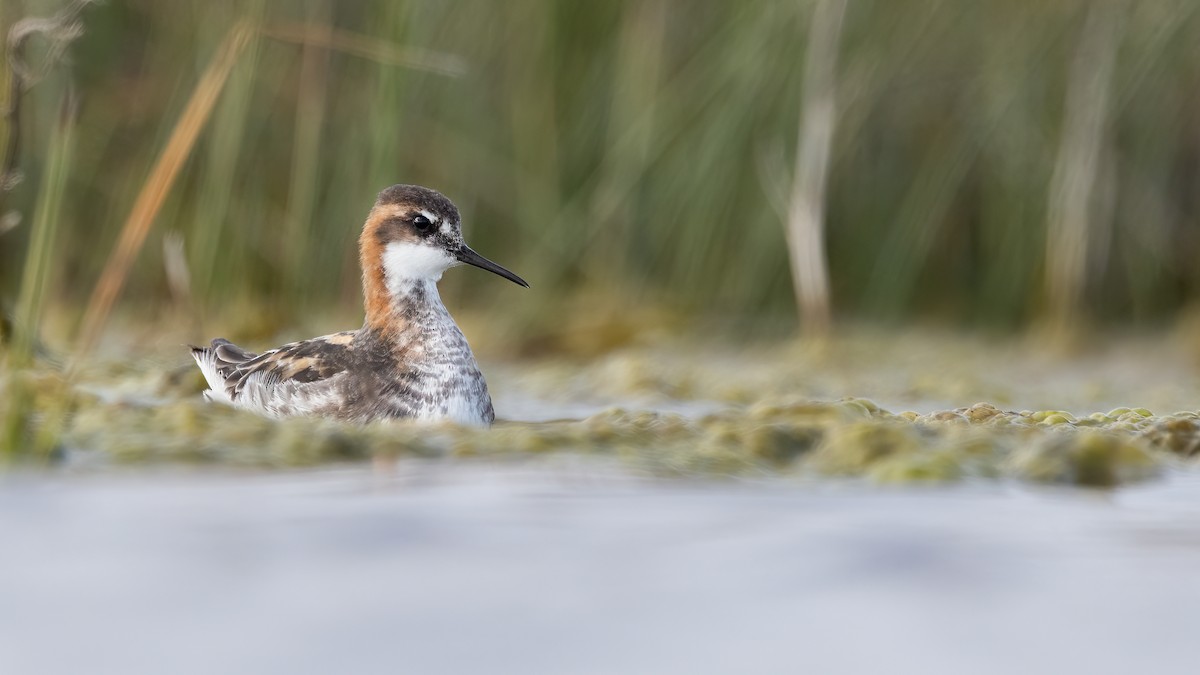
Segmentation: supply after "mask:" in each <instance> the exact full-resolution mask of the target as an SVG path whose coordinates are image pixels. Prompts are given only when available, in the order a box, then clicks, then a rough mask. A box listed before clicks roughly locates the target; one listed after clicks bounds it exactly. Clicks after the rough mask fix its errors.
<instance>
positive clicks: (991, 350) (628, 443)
mask: <svg viewBox="0 0 1200 675" xmlns="http://www.w3.org/2000/svg"><path fill="white" fill-rule="evenodd" d="M1186 358H1187V357H1186V355H1185V353H1184V352H1181V351H1178V350H1175V351H1172V350H1171V349H1160V350H1158V352H1154V351H1152V350H1150V349H1149V347H1148V346H1147V345H1146V344H1143V343H1138V342H1136V341H1125V342H1118V343H1115V345H1113V346H1110V347H1106V348H1103V349H1098V350H1094V351H1093V352H1091V353H1090V354H1085V355H1083V356H1074V357H1070V358H1067V357H1062V356H1057V355H1043V354H1039V353H1038V352H1037V351H1036V350H1033V351H1031V350H1030V349H1029V348H1028V345H1026V344H1021V343H1013V342H1005V343H991V342H987V341H985V340H979V339H969V338H961V337H954V338H948V337H946V336H937V337H936V338H935V337H930V336H921V335H915V336H908V337H901V338H895V337H887V338H883V337H880V336H858V337H850V338H847V339H844V340H842V341H841V342H840V343H838V344H837V345H835V346H832V347H830V346H825V347H823V348H821V349H812V348H809V347H800V346H796V345H791V344H781V345H773V346H764V347H760V348H755V349H743V350H732V349H729V348H728V347H724V348H716V349H714V348H680V347H679V346H678V345H670V346H665V347H664V346H642V347H632V348H629V349H626V350H623V351H620V352H616V353H612V354H609V355H605V356H601V357H597V358H592V359H588V360H586V361H580V360H568V359H543V360H532V361H529V360H526V361H521V362H495V363H492V364H487V363H485V369H486V371H487V373H488V377H489V380H490V382H491V385H492V390H493V394H494V397H495V399H496V403H497V411H498V413H499V415H500V417H501V418H502V421H500V422H499V423H498V424H496V425H495V426H494V427H492V428H491V429H486V430H483V429H468V428H458V427H453V426H421V425H414V424H408V423H400V422H392V423H376V424H371V425H366V426H355V425H345V424H339V423H335V422H331V421H328V420H319V419H290V420H268V419H263V418H259V417H257V416H254V415H252V414H249V413H245V412H242V411H237V410H233V409H230V408H227V407H223V406H220V405H215V404H208V403H205V402H204V401H202V400H201V399H200V397H199V391H200V390H201V389H202V388H203V382H202V380H201V378H200V377H199V374H198V373H197V372H196V371H195V370H194V369H193V368H191V367H190V366H189V365H187V363H186V362H185V361H184V359H183V358H182V357H181V356H179V355H176V354H173V353H171V352H169V351H164V352H163V354H162V355H161V356H159V357H158V358H157V359H156V360H155V361H154V362H153V363H151V364H148V365H147V367H145V368H133V367H131V366H130V365H129V363H128V362H126V361H121V360H115V359H114V360H112V361H110V362H108V363H107V364H101V365H98V366H95V367H93V368H91V369H90V370H88V371H87V372H86V373H83V374H81V375H80V376H78V377H76V378H75V379H74V381H72V382H70V383H68V382H67V381H66V380H65V379H64V378H63V376H62V374H61V373H60V371H59V370H57V369H55V368H53V367H50V366H43V367H40V368H34V369H31V370H24V371H20V372H6V373H4V374H3V375H0V419H3V420H5V424H6V427H5V439H6V440H5V443H7V447H5V448H4V454H5V456H6V457H8V458H9V462H10V463H31V462H32V463H37V462H41V463H46V464H49V465H51V466H55V465H71V466H111V465H144V464H154V463H187V464H201V465H217V466H232V467H238V466H241V467H260V468H271V467H293V466H311V465H319V464H325V463H335V462H361V461H367V460H376V461H380V460H395V459H403V458H405V457H422V458H430V457H434V458H470V457H480V456H483V457H523V456H535V455H544V454H546V453H577V454H586V455H598V456H604V457H609V458H613V459H616V460H619V461H620V462H621V463H622V464H623V465H624V466H626V467H628V468H629V469H630V470H631V471H635V472H641V473H646V474H649V475H657V476H683V477H702V478H714V477H715V478H725V477H729V478H744V477H750V478H753V477H784V478H792V477H794V478H797V479H832V478H840V479H856V480H866V481H870V482H877V483H883V484H907V483H945V482H954V481H964V480H1020V481H1031V482H1037V483H1057V484H1073V485H1084V486H1115V485H1120V484H1125V483H1130V482H1134V481H1144V480H1150V479H1154V478H1155V477H1157V476H1159V475H1161V474H1162V473H1163V472H1165V471H1168V470H1174V469H1181V470H1191V469H1193V468H1195V467H1197V466H1200V459H1198V458H1200V414H1198V413H1197V412H1196V411H1195V410H1193V409H1191V408H1189V407H1188V406H1187V405H1186V404H1187V402H1188V401H1192V400H1194V401H1196V402H1197V404H1194V405H1193V406H1192V407H1194V408H1200V394H1198V393H1197V392H1200V386H1198V385H1197V383H1196V382H1195V380H1196V379H1197V376H1196V374H1195V368H1192V367H1190V366H1186V365H1183V366H1181V362H1182V361H1184V360H1185V359H1186ZM839 394H840V395H839ZM847 394H870V397H869V398H868V397H861V396H847ZM968 396H974V397H975V399H973V400H977V399H979V398H985V399H987V400H988V401H989V402H978V403H971V404H969V405H967V404H963V405H957V406H955V405H952V403H951V402H953V401H954V400H955V399H960V398H966V397H968ZM1053 400H1060V401H1063V402H1064V403H1065V404H1067V405H1063V406H1060V407H1055V408H1049V407H1039V408H1025V407H1024V405H1034V404H1039V403H1042V404H1044V403H1046V402H1048V401H1053ZM1122 400H1123V401H1125V402H1126V403H1127V405H1116V406H1114V407H1111V408H1108V407H1106V408H1103V409H1099V408H1098V407H1097V406H1098V405H1099V404H1102V403H1106V402H1109V403H1111V402H1113V401H1122ZM1142 401H1147V402H1148V403H1147V405H1149V404H1150V403H1153V404H1156V405H1159V406H1161V405H1170V404H1175V405H1177V406H1178V407H1177V408H1176V409H1175V411H1174V412H1161V411H1153V409H1151V408H1148V407H1141V406H1139V405H1136V404H1137V403H1140V402H1142ZM1089 405H1091V406H1092V407H1091V410H1100V411H1099V412H1089V407H1087V406H1089ZM1063 408H1066V409H1063ZM918 411H920V412H918ZM51 427H53V428H51Z"/></svg>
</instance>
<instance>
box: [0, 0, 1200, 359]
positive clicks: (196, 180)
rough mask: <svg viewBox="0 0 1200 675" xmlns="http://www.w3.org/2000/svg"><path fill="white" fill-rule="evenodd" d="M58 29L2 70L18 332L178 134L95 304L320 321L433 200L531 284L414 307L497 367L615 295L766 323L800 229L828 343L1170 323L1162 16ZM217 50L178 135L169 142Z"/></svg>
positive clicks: (337, 12)
mask: <svg viewBox="0 0 1200 675" xmlns="http://www.w3.org/2000/svg"><path fill="white" fill-rule="evenodd" d="M822 3H824V11H826V17H825V23H824V24H821V23H818V24H815V25H814V21H820V20H821V18H820V9H821V4H822ZM67 6H68V3H67V2H66V1H65V0H57V1H51V0H37V1H34V0H24V1H18V0H4V1H3V2H2V3H0V14H2V17H3V21H4V23H5V25H6V26H8V27H12V26H14V25H16V24H17V23H18V22H19V21H20V20H21V19H23V18H27V17H49V16H53V15H55V13H56V12H60V11H62V10H63V9H64V8H66V7H67ZM843 12H844V14H843ZM243 20H245V21H247V22H249V23H248V24H247V25H249V26H252V27H253V29H252V30H253V31H254V33H253V35H252V36H251V37H250V38H248V40H247V41H246V43H245V45H244V47H242V48H241V49H237V48H236V47H235V46H231V45H233V44H234V43H233V42H231V41H230V38H229V35H230V32H231V30H233V29H234V26H235V25H237V24H238V22H239V21H243ZM78 21H79V22H80V25H81V26H82V29H83V32H82V34H81V35H78V36H75V37H74V39H73V40H64V41H62V44H67V43H68V42H69V47H68V48H67V51H66V52H65V53H64V55H65V56H66V57H69V61H67V60H62V61H61V62H60V61H58V60H56V57H57V55H56V54H55V48H54V46H55V45H56V44H59V43H56V42H55V41H54V39H52V38H53V36H50V37H47V36H46V35H43V34H37V35H33V36H32V37H31V38H30V39H29V40H28V45H27V53H26V54H25V56H24V57H23V58H24V59H26V61H27V62H28V63H29V64H34V65H38V64H47V63H50V64H51V65H53V67H52V68H48V74H47V75H46V76H45V77H44V78H42V79H41V80H40V81H39V82H38V83H37V84H36V85H34V86H32V87H30V88H29V89H28V91H27V93H26V95H25V96H23V97H22V103H21V105H22V111H21V115H20V124H19V126H18V127H17V131H18V133H19V137H20V141H21V143H20V150H21V152H20V155H19V168H20V169H21V172H22V174H23V175H24V180H23V181H22V182H20V183H19V184H18V185H16V186H15V187H13V188H12V190H11V191H9V192H7V193H6V194H5V195H4V197H3V200H4V203H3V208H4V210H5V211H15V212H16V213H19V214H21V216H22V219H21V221H20V223H19V224H17V225H16V226H15V227H11V228H10V229H9V230H8V231H7V233H4V234H0V298H2V299H3V301H4V303H5V306H6V308H7V309H8V311H9V312H18V317H20V316H23V314H21V313H20V312H19V311H18V310H17V309H16V306H17V305H18V304H21V303H25V304H28V303H29V302H30V300H29V299H28V298H30V297H33V298H34V299H35V300H37V301H38V302H39V303H40V299H39V298H40V297H42V296H41V295H38V294H33V295H31V294H30V291H28V288H29V284H30V283H34V282H33V281H30V279H31V278H33V279H40V280H41V282H42V284H41V286H39V288H44V289H45V291H44V297H45V301H46V302H47V303H49V304H50V305H51V306H53V307H61V308H79V309H78V310H77V312H76V313H77V314H82V308H83V307H85V306H86V305H87V304H88V303H89V302H94V300H89V298H90V297H91V295H92V292H93V289H94V288H95V286H96V284H97V279H98V278H99V277H100V275H101V272H102V269H103V268H104V266H105V265H106V264H109V263H110V260H111V256H112V252H113V250H114V247H115V246H116V243H117V241H118V238H119V237H120V236H121V232H122V228H123V227H125V226H126V222H127V220H128V219H129V215H130V213H131V211H134V210H135V202H136V201H137V200H138V195H139V193H141V192H143V191H144V190H147V185H148V184H152V182H153V179H154V175H155V174H156V173H158V175H159V177H160V178H161V177H162V167H161V163H156V162H158V159H157V158H158V157H159V156H160V153H162V152H163V149H164V147H165V146H166V145H167V144H168V140H169V139H170V138H171V137H172V134H174V133H177V132H178V130H179V128H180V125H181V124H182V125H188V124H191V125H192V126H193V127H195V132H196V133H197V136H196V138H195V142H194V144H191V145H186V144H185V145H186V147H185V148H184V150H185V152H183V153H182V154H179V156H178V157H177V159H178V160H179V161H181V162H182V163H181V165H180V170H179V173H178V176H177V178H176V179H175V180H174V181H173V182H170V181H168V184H167V185H166V187H165V188H163V187H162V186H161V185H160V186H159V188H161V189H159V188H154V187H153V186H152V187H151V188H150V191H151V192H153V190H154V189H159V191H160V192H161V193H162V194H161V196H162V197H163V201H162V203H161V208H160V209H157V210H155V211H154V212H153V213H152V214H151V215H152V217H151V218H150V221H152V223H153V227H152V228H151V229H149V230H148V236H147V239H146V242H145V245H144V246H142V247H141V248H140V249H139V250H138V251H137V254H136V256H134V257H133V258H132V261H133V262H132V266H131V268H130V270H129V276H128V280H127V281H126V282H125V284H124V287H123V290H122V291H121V293H120V296H119V300H118V301H117V307H118V308H119V310H120V311H123V312H126V313H132V314H135V315H139V316H143V317H145V318H153V317H160V316H162V314H161V312H162V311H164V309H175V310H178V309H180V308H181V307H182V308H183V309H184V311H186V312H187V314H188V315H189V316H196V317H199V318H200V320H201V321H202V322H210V323H211V322H218V323H222V325H224V326H228V325H230V323H229V322H230V321H231V318H230V315H231V314H239V315H241V316H252V317H257V318H263V317H265V318H266V319H269V320H265V323H266V324H269V325H270V326H273V327H274V328H273V329H274V330H279V328H278V327H279V326H287V325H294V323H295V322H296V321H297V320H298V319H301V318H303V317H311V316H314V315H316V316H321V315H323V314H324V313H337V314H338V316H344V315H346V314H349V313H353V312H354V311H356V310H357V308H358V306H359V303H360V300H359V278H358V271H357V259H356V255H355V251H354V246H355V242H356V237H357V235H358V230H359V227H360V225H361V222H362V220H363V219H364V217H365V215H366V213H367V210H368V209H369V207H370V205H371V203H372V200H373V199H374V196H375V194H376V192H378V191H379V190H380V189H381V188H383V187H385V186H388V185H390V184H393V183H399V182H407V183H419V184H423V185H428V186H431V187H434V188H436V189H439V190H441V191H443V192H444V193H446V194H447V195H448V196H450V197H451V199H453V200H454V201H455V202H456V203H457V204H458V206H459V207H460V209H461V210H462V212H463V216H464V222H465V226H466V229H467V238H468V241H470V242H471V244H472V245H473V247H474V248H476V249H477V250H479V251H480V252H482V253H484V254H485V255H487V256H489V257H491V258H493V259H495V260H497V261H499V262H500V263H502V264H504V265H506V266H508V267H510V268H511V269H513V270H515V271H516V272H518V273H519V274H521V275H522V276H524V277H525V278H526V279H528V280H529V281H530V282H531V284H532V286H533V288H532V289H531V290H530V291H519V289H515V288H514V287H512V286H511V284H507V283H503V282H501V281H499V280H497V279H495V278H494V277H491V276H490V275H485V274H483V273H474V272H471V271H464V272H455V273H452V274H450V275H447V277H446V279H445V281H444V282H443V288H444V294H445V295H446V297H447V302H448V304H449V305H450V306H451V308H452V309H453V310H455V311H456V312H459V311H463V312H465V313H467V314H471V313H476V314H479V315H482V316H485V317H488V319H489V320H490V321H493V322H495V324H496V325H500V326H502V327H503V330H502V331H501V332H502V333H505V334H509V335H526V336H530V335H532V336H534V337H530V338H527V342H526V343H521V342H520V340H517V341H514V342H513V343H512V344H513V345H515V346H514V349H518V350H520V349H525V350H526V351H529V350H531V349H534V348H538V347H540V346H545V345H549V346H554V344H555V343H554V340H553V337H552V333H553V329H552V326H553V324H554V323H556V322H558V321H560V320H561V319H562V317H564V316H573V315H580V314H588V313H590V314H593V315H602V317H609V318H611V319H612V320H614V321H628V320H631V319H630V317H635V318H636V317H637V316H640V314H638V313H636V312H635V313H633V314H630V313H629V312H627V311H624V310H621V309H620V308H621V307H622V306H626V305H629V304H632V305H633V306H635V307H638V308H641V310H640V311H642V312H647V313H653V312H655V311H660V310H661V312H662V313H663V314H665V315H669V316H671V317H673V318H675V319H682V320H689V319H712V318H714V317H716V318H722V317H723V318H724V320H726V321H728V320H729V319H734V320H735V322H736V323H740V324H741V325H744V326H746V327H754V326H756V325H767V324H770V325H775V326H785V327H795V326H796V325H797V315H798V313H797V309H796V307H797V304H796V292H795V290H794V286H793V282H792V277H791V274H790V271H789V247H788V236H787V232H788V227H789V223H791V225H792V226H793V227H794V226H796V223H797V214H800V215H801V216H802V215H803V214H804V213H806V212H808V213H811V214H816V216H817V217H818V221H819V222H818V225H819V226H822V227H823V228H824V237H823V238H821V237H817V238H816V239H815V242H816V243H815V244H812V243H811V241H814V240H804V241H810V243H809V244H807V246H808V247H809V248H815V249H816V250H813V251H809V253H810V254H815V255H816V256H817V257H818V258H819V259H821V260H824V261H827V267H828V298H827V299H828V300H829V303H830V305H831V307H832V311H833V315H834V316H835V317H836V318H837V319H840V320H845V319H854V320H859V319H866V320H888V321H894V320H909V319H930V318H933V319H938V320H948V321H951V322H954V323H956V324H960V325H966V326H986V327H997V328H1005V329H1018V328H1022V327H1026V326H1029V325H1032V324H1034V323H1036V322H1038V321H1040V320H1041V319H1043V318H1045V317H1046V316H1047V315H1048V314H1049V315H1051V316H1058V317H1064V318H1067V319H1069V320H1070V321H1072V322H1074V321H1076V320H1079V321H1085V320H1086V321H1089V322H1093V323H1098V324H1105V325H1110V326H1115V325H1126V324H1130V323H1133V324H1141V325H1149V326H1155V325H1163V324H1165V323H1168V322H1171V321H1174V320H1175V319H1177V318H1178V317H1180V316H1183V315H1186V314H1187V313H1188V312H1190V311H1191V307H1192V306H1193V305H1194V304H1196V303H1197V300H1200V264H1198V261H1200V39H1198V38H1200V3H1197V2H1195V1H1194V0H1141V1H1138V2H1133V1H1129V2H1118V1H1116V0H1114V1H1112V2H1105V1H1104V0H1089V1H1084V0H1077V1H1072V0H1060V1H1056V2H1032V1H1023V0H1019V1H1017V0H970V1H965V0H957V1H956V0H845V1H844V2H839V1H837V0H820V2H818V1H816V0H813V1H806V0H788V1H775V0H756V1H750V2H725V1H723V0H721V1H717V0H711V1H696V0H621V1H618V0H611V1H606V2H574V1H566V0H563V1H559V2H555V1H550V0H507V1H505V2H492V1H490V0H470V1H465V2H441V1H434V0H428V1H424V0H423V1H416V0H397V1H394V2H382V1H381V2H366V1H355V2H334V1H333V0H307V1H304V2H299V1H297V2H278V1H264V0H240V1H237V2H234V1H228V0H174V1H172V2H161V1H157V0H108V1H107V2H104V3H100V4H94V5H89V6H86V7H81V9H80V11H79V12H78ZM810 36H818V39H820V37H821V36H824V39H823V40H822V41H821V42H820V43H819V44H814V40H812V39H810ZM60 37H61V36H60ZM222 52H228V53H226V54H223V53H222ZM223 57H227V58H228V59H229V62H230V63H231V64H232V69H231V70H230V71H229V73H228V77H222V78H220V81H219V82H218V83H217V88H216V90H215V91H216V93H219V97H218V98H216V99H215V101H216V102H215V106H214V107H213V108H212V112H211V115H210V116H207V117H206V118H204V119H201V120H199V121H197V120H196V119H192V120H191V121H190V122H189V121H187V120H185V121H184V122H181V121H180V120H181V116H184V115H183V113H184V111H185V108H186V106H187V105H188V102H189V100H192V98H193V96H194V95H195V93H196V91H197V89H198V86H199V84H198V83H200V82H201V80H202V77H203V74H204V73H205V72H206V70H207V69H209V68H210V64H212V63H214V61H219V60H220V59H221V58H223ZM817 59H824V63H825V65H826V66H827V67H826V68H825V69H824V70H822V69H821V68H814V67H813V66H814V63H816V60H817ZM51 62H53V63H51ZM31 67H32V66H31ZM822 73H824V75H822ZM11 77H12V75H11V73H10V74H9V78H10V79H11ZM68 89H71V90H73V92H74V94H73V97H72V98H71V99H70V100H69V101H68V102H67V103H64V98H65V97H66V96H67V94H66V93H65V92H67V91H68ZM806 96H807V97H808V98H809V99H810V100H808V101H806V100H805V99H806ZM821 96H827V97H828V99H829V101H828V102H829V103H830V105H831V106H832V107H831V108H828V109H826V112H827V113H828V112H829V111H832V115H830V116H828V119H829V121H830V122H831V123H832V126H829V125H826V126H822V125H821V124H819V123H814V120H816V122H820V121H821V120H823V119H825V118H823V117H820V114H821V109H820V108H819V106H813V105H809V104H812V103H814V101H813V100H811V99H813V97H821ZM11 100H12V92H11V91H10V92H9V101H11ZM72 110H77V113H74V114H72ZM814 115H815V117H814ZM68 117H69V119H66V118H68ZM184 117H186V116H184ZM64 120H65V121H64ZM10 121H11V119H10ZM68 127H69V132H65V131H64V129H66V128H68ZM13 129H14V127H13V125H12V124H9V125H8V126H7V128H6V133H11V132H12V131H13ZM806 148H807V150H806ZM822 149H824V150H826V151H827V152H826V153H825V154H826V155H827V160H824V159H823V157H824V156H825V155H822V152H821V150H822ZM806 152H807V154H806ZM177 154H178V153H177ZM804 157H807V158H808V159H805V160H803V161H801V160H799V159H798V158H804ZM56 158H57V159H56ZM814 158H815V159H814ZM809 160H813V161H809ZM64 167H65V168H64ZM805 171H807V172H808V173H807V174H804V176H806V178H803V179H801V178H798V177H797V175H798V174H800V173H803V172H805ZM814 176H815V177H816V179H815V180H814ZM804 186H809V187H807V188H806V187H804ZM813 186H815V188H814V187H813ZM805 195H807V197H805ZM812 198H815V199H816V200H817V201H818V202H819V204H818V208H815V209H808V210H807V211H806V209H805V208H804V207H803V204H802V205H801V207H797V201H798V200H799V201H801V202H804V203H807V202H805V199H809V200H811V199H812ZM39 213H41V214H43V217H42V221H39V218H38V214H39ZM46 213H50V214H51V215H52V216H53V217H52V218H50V220H53V221H54V226H55V227H54V228H53V229H52V230H50V232H49V234H45V235H43V236H42V240H41V243H40V244H38V241H39V239H38V237H39V235H38V234H37V232H36V230H37V229H38V227H39V226H40V227H41V228H42V229H43V230H45V228H46V227H47V226H46V224H45V223H44V222H43V221H45V220H47V216H46V215H45V214H46ZM801 220H802V218H801ZM6 222H8V223H9V225H11V224H12V222H13V221H12V220H11V219H10V220H9V221H6ZM39 223H40V225H39ZM795 241H801V240H800V239H797V240H795ZM795 241H794V242H793V243H795ZM31 246H32V249H31ZM39 246H40V248H39ZM800 248H803V245H802V246H800ZM31 250H32V252H31ZM792 250H793V257H795V250H796V247H795V246H794V247H793V249H792ZM39 251H41V253H38V252H39ZM39 255H40V256H41V257H42V259H44V260H45V261H46V262H45V263H44V265H43V266H42V267H41V268H40V269H38V270H35V272H36V273H35V274H32V275H31V274H30V272H29V269H30V268H29V267H28V266H27V265H26V264H25V263H26V261H27V260H28V261H30V264H33V261H34V260H35V259H37V256H39ZM23 270H24V272H23ZM23 274H24V277H25V279H24V281H23V279H22V276H23ZM23 286H24V287H25V289H26V290H25V291H24V293H25V295H22V293H23V291H22V287H23ZM20 298H25V299H20ZM27 309H28V308H27ZM817 311H818V313H819V311H820V310H817ZM24 315H28V316H30V317H33V318H34V319H36V316H37V315H38V312H33V313H30V312H29V311H26V312H25V314H24ZM809 320H810V321H820V318H819V316H818V317H815V318H814V317H809ZM247 321H249V320H247ZM76 323H77V320H76ZM801 323H803V322H801ZM325 327H326V328H328V329H330V330H333V329H336V328H341V327H344V326H338V325H329V326H325ZM207 328H210V326H208V325H202V326H199V327H198V329H197V332H198V333H199V331H200V330H204V329H207ZM71 330H73V331H77V330H78V326H77V325H75V326H72V328H71ZM241 330H242V332H244V333H250V332H253V330H252V329H251V328H248V327H243V328H242V329H241ZM264 330H265V332H269V330H266V329H264ZM539 335H541V336H546V335H551V337H545V339H541V338H538V337H537V336H539ZM205 337H208V335H206V334H202V333H200V334H197V335H196V339H203V338H205ZM230 337H237V335H231V336H230ZM539 339H540V340H541V341H540V342H539ZM257 346H261V345H257Z"/></svg>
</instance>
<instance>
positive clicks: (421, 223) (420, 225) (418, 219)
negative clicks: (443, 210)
mask: <svg viewBox="0 0 1200 675" xmlns="http://www.w3.org/2000/svg"><path fill="white" fill-rule="evenodd" d="M412 224H413V227H414V228H416V230H417V232H428V231H429V230H430V228H432V227H433V221H431V220H429V219H428V218H426V217H425V216H413V219H412Z"/></svg>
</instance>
